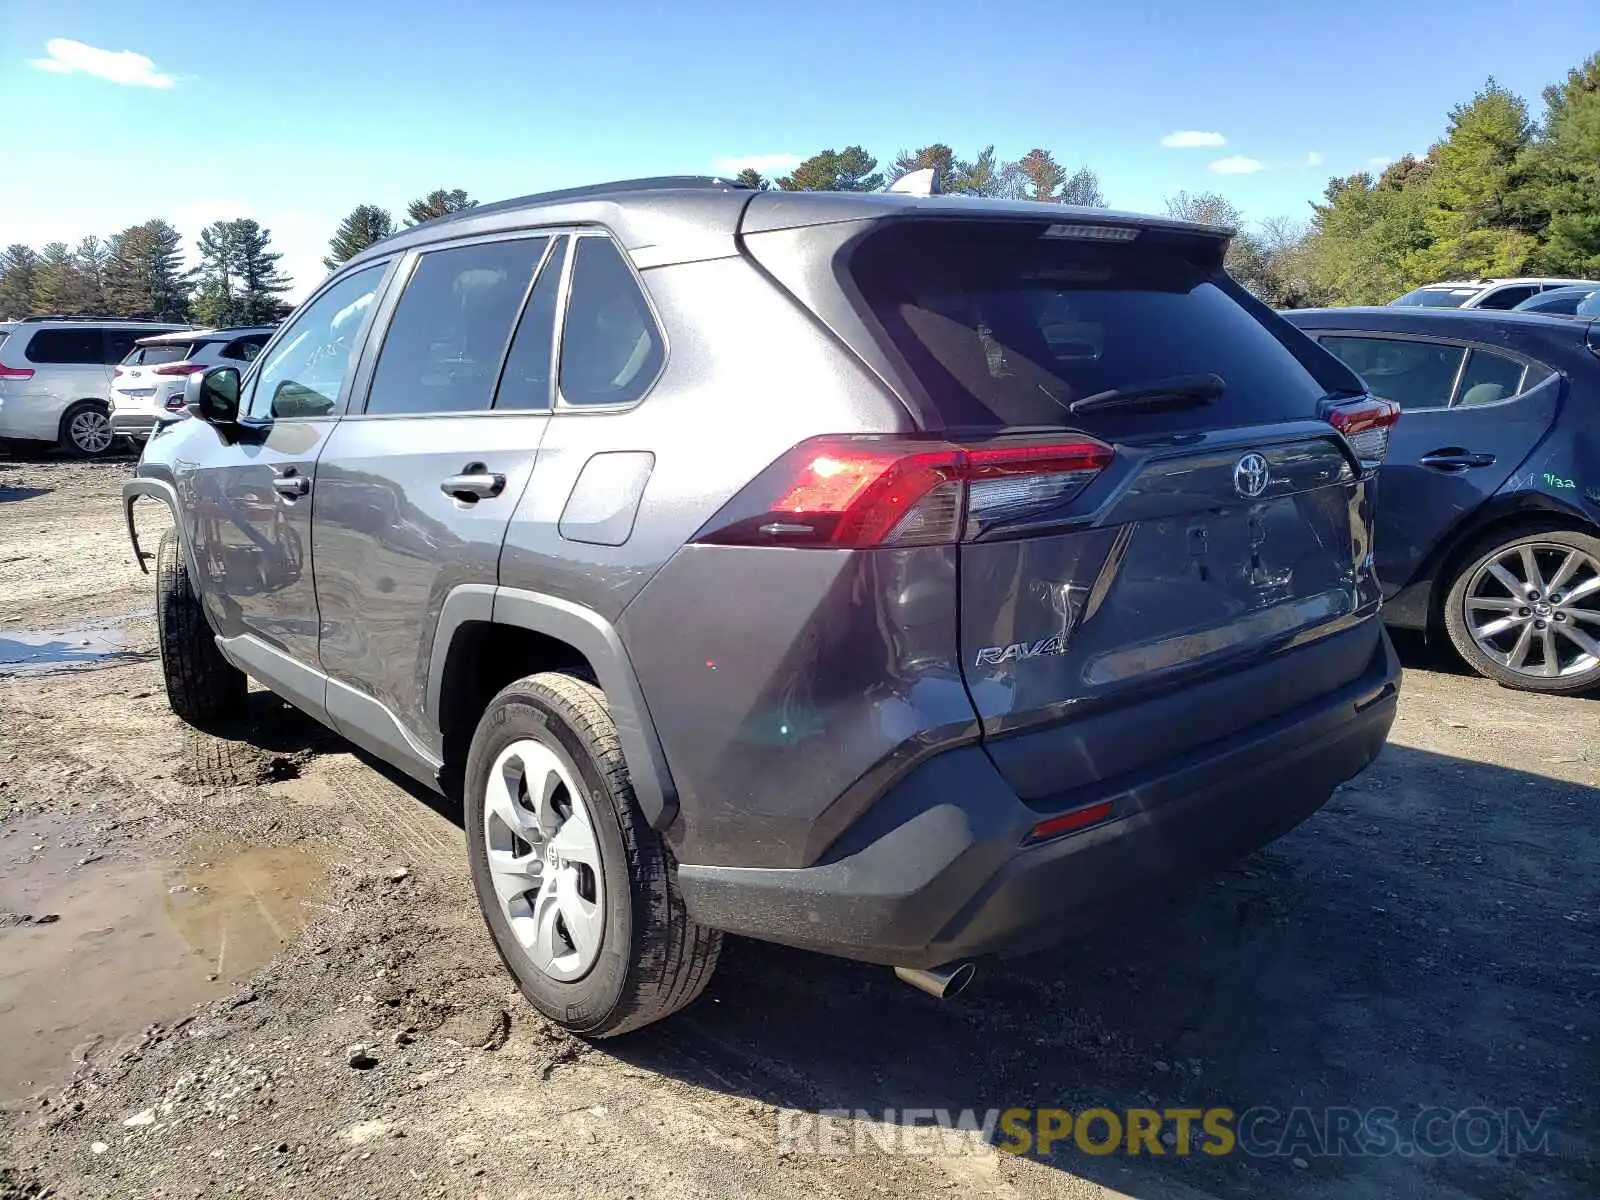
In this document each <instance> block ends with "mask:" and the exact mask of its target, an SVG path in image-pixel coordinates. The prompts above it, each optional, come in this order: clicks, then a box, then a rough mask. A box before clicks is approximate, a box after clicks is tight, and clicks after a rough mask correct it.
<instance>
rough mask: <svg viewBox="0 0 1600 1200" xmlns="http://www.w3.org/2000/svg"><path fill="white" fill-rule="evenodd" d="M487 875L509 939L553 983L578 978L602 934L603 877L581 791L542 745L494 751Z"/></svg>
mask: <svg viewBox="0 0 1600 1200" xmlns="http://www.w3.org/2000/svg"><path fill="white" fill-rule="evenodd" d="M483 826H484V828H483V832H484V845H485V848H486V850H487V857H488V863H489V875H490V878H491V879H492V880H493V883H494V891H495V897H496V899H497V901H498V902H499V904H500V908H501V911H502V913H503V914H504V916H505V918H506V923H507V924H508V925H509V926H510V928H511V933H512V936H513V937H514V938H515V939H516V941H517V945H518V946H520V947H521V949H522V951H523V953H524V954H525V955H526V956H527V958H528V960H529V962H531V963H532V964H533V966H534V967H536V968H538V970H540V971H541V972H543V973H544V974H546V975H548V976H550V978H552V979H556V980H560V981H562V982H571V981H572V980H575V979H581V978H582V977H583V976H584V975H585V974H587V973H588V971H589V969H590V968H591V967H593V966H594V962H595V959H596V958H597V957H598V956H599V953H600V943H601V940H602V935H603V933H604V931H605V915H606V914H605V876H604V873H603V870H602V866H601V862H600V847H599V843H598V842H597V841H596V839H595V832H594V818H593V815H592V813H591V811H590V809H589V802H588V801H587V800H586V799H585V797H584V794H583V789H582V788H581V787H579V786H578V784H577V782H576V781H575V780H574V779H573V777H572V773H571V771H570V770H569V769H568V767H567V765H566V763H565V762H563V761H562V759H561V758H560V757H559V756H558V755H557V754H556V753H555V752H554V751H553V750H551V749H550V748H549V747H548V746H545V745H543V744H542V743H540V742H536V741H533V740H532V739H529V738H524V739H521V740H518V741H516V742H513V743H512V744H511V745H509V746H507V747H506V748H505V749H504V750H502V751H501V752H500V756H499V757H498V758H497V759H495V762H494V766H493V767H492V768H491V769H490V771H489V779H488V783H487V785H486V791H485V795H484V803H483Z"/></svg>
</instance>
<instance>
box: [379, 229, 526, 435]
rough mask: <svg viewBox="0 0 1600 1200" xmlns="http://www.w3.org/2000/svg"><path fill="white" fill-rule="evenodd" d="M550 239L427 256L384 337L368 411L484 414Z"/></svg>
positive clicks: (463, 248) (488, 244)
mask: <svg viewBox="0 0 1600 1200" xmlns="http://www.w3.org/2000/svg"><path fill="white" fill-rule="evenodd" d="M548 241H549V239H548V238H521V239H517V240H514V241H504V242H485V243H482V244H480V245H476V246H457V247H455V248H453V249H449V250H434V251H431V252H429V253H427V254H424V255H423V256H422V257H421V258H420V259H419V260H418V262H417V266H416V270H414V271H413V272H412V275H411V279H410V281H409V282H408V283H407V284H406V290H405V292H404V293H403V294H402V295H401V297H400V303H399V305H398V306H397V307H396V308H395V312H394V317H393V319H392V320H390V322H389V330H388V332H387V333H386V334H384V338H383V349H382V350H381V351H380V352H379V355H378V366H377V370H376V371H374V372H373V376H372V389H371V391H370V392H369V393H368V396H367V407H366V411H367V412H368V413H456V412H480V411H483V410H485V409H487V408H488V407H489V405H490V402H491V400H492V399H493V397H494V387H495V379H496V377H497V376H498V375H499V373H500V362H501V359H502V358H503V357H504V355H505V349H506V343H507V342H508V341H509V340H510V338H511V323H512V322H513V321H515V320H516V317H517V313H518V311H519V310H520V309H521V308H522V301H523V298H524V297H525V296H526V295H527V292H528V284H529V282H530V281H531V280H532V279H533V270H534V267H536V266H537V265H538V263H539V259H540V258H541V257H542V256H543V254H544V248H545V245H546V243H547V242H548Z"/></svg>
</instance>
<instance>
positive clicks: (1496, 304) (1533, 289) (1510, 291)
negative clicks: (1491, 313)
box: [1478, 284, 1541, 309]
mask: <svg viewBox="0 0 1600 1200" xmlns="http://www.w3.org/2000/svg"><path fill="white" fill-rule="evenodd" d="M1540 290H1541V289H1540V288H1539V287H1538V286H1537V285H1524V284H1518V285H1517V286H1516V287H1507V288H1499V289H1498V290H1496V291H1493V292H1490V293H1489V294H1488V295H1487V296H1485V297H1484V298H1483V299H1482V300H1480V301H1478V307H1479V308H1494V309H1511V308H1515V307H1516V306H1517V305H1519V304H1521V303H1522V302H1523V301H1524V300H1528V299H1531V298H1532V297H1534V296H1537V295H1538V294H1539V292H1540Z"/></svg>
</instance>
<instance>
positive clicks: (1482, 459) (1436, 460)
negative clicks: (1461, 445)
mask: <svg viewBox="0 0 1600 1200" xmlns="http://www.w3.org/2000/svg"><path fill="white" fill-rule="evenodd" d="M1417 461H1418V462H1419V463H1421V464H1422V465H1423V466H1425V467H1431V468H1433V469H1434V470H1435V471H1444V472H1446V473H1448V474H1452V475H1453V474H1455V473H1457V472H1459V471H1465V470H1467V469H1468V468H1469V467H1492V466H1494V455H1492V454H1484V453H1482V452H1479V451H1474V450H1435V451H1434V452H1433V453H1432V454H1424V455H1423V456H1422V457H1421V458H1419V459H1418V460H1417Z"/></svg>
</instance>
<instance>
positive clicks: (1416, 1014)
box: [0, 452, 1600, 1200]
mask: <svg viewBox="0 0 1600 1200" xmlns="http://www.w3.org/2000/svg"><path fill="white" fill-rule="evenodd" d="M130 469H131V464H130V463H129V462H127V461H116V462H108V463H100V464H74V463H68V462H64V461H59V460H55V459H31V458H22V459H19V458H16V457H11V456H7V455H6V454H5V453H3V452H0V1197H4V1198H10V1197H33V1196H44V1195H53V1196H63V1197H100V1196H106V1197H109V1196H118V1197H123V1196H163V1197H200V1196H222V1195H243V1196H268V1195H272V1196H278V1195H282V1194H284V1193H286V1192H291V1191H292V1192H295V1193H298V1194H302V1195H309V1196H318V1197H321V1196H328V1197H343V1196H348V1197H363V1198H367V1197H390V1196H392V1197H424V1196H442V1197H492V1198H496V1200H498V1198H502V1197H504V1198H511V1197H542V1196H557V1195H561V1196H567V1195H582V1196H590V1197H601V1198H613V1197H615V1198H621V1197H629V1196H638V1197H646V1196H648V1197H652V1198H654V1197H672V1196H684V1197H691V1196H692V1197H700V1196H729V1197H755V1196H762V1197H765V1196H789V1195H805V1196H808V1197H840V1198H851V1200H853V1198H858V1197H859V1198H865V1197H877V1196H884V1195H889V1196H898V1195H913V1194H915V1195H929V1194H933V1195H939V1194H944V1193H948V1194H952V1195H961V1194H977V1195H998V1196H1008V1197H1034V1196H1039V1197H1094V1196H1108V1195H1125V1196H1134V1197H1139V1198H1141V1200H1148V1198H1151V1197H1194V1196H1229V1197H1235V1196H1237V1197H1255V1196H1292V1197H1303V1198H1311V1197H1318V1198H1320V1197H1344V1196H1356V1197H1377V1196H1419V1197H1436V1198H1441V1200H1442V1198H1445V1197H1468V1196H1471V1197H1483V1198H1485V1200H1487V1198H1491V1197H1493V1198H1496V1200H1498V1198H1502V1197H1564V1196H1580V1195H1590V1196H1592V1195H1595V1194H1597V1193H1600V1173H1597V1171H1596V1161H1597V1155H1596V1150H1597V1144H1600V1111H1597V1104H1596V1096H1597V1092H1600V1054H1597V1049H1600V1047H1597V1045H1596V1041H1595V1039H1596V1038H1597V1036H1600V953H1597V950H1600V946H1597V932H1600V896H1597V886H1596V885H1597V880H1600V838H1597V833H1600V804H1597V799H1600V704H1597V703H1595V702H1592V701H1583V700H1570V699H1565V700H1563V699H1545V698H1538V697H1531V696H1526V695H1520V694H1517V693H1513V692H1509V691H1504V690H1501V689H1499V688H1497V687H1495V686H1494V685H1492V684H1489V683H1487V682H1484V681H1482V680H1479V679H1476V678H1473V677H1468V676H1465V675H1462V674H1459V673H1456V672H1454V671H1452V670H1451V669H1450V668H1449V667H1448V665H1441V664H1440V663H1439V662H1437V661H1431V660H1430V659H1429V658H1428V657H1427V655H1426V653H1425V652H1424V651H1423V650H1422V649H1420V648H1419V647H1415V646H1409V647H1406V648H1405V657H1406V659H1407V663H1408V673H1407V676H1406V681H1405V693H1404V698H1403V701H1402V706H1401V715H1400V719H1399V722H1398V724H1397V725H1396V727H1395V730H1394V734H1393V737H1392V740H1391V744H1390V746H1389V748H1388V750H1387V751H1386V752H1385V754H1384V755H1383V757H1382V759H1381V760H1380V761H1379V762H1378V763H1377V764H1376V765H1375V766H1374V767H1373V768H1372V769H1371V770H1370V771H1368V772H1367V773H1366V774H1365V775H1364V776H1362V777H1361V778H1359V779H1357V780H1355V781H1354V782H1352V783H1351V784H1349V785H1347V786H1346V787H1345V788H1344V789H1342V790H1341V791H1340V793H1339V794H1338V795H1337V796H1336V797H1335V798H1334V800H1333V801H1332V802H1331V803H1330V804H1329V806H1328V807H1327V808H1326V809H1325V810H1323V812H1321V813H1320V814H1319V815H1318V816H1317V817H1316V818H1314V819H1313V820H1312V821H1310V822H1308V823H1307V824H1306V825H1304V826H1302V827H1301V828H1300V829H1299V830H1297V831H1296V832H1294V833H1293V834H1292V835H1290V836H1289V837H1287V838H1285V839H1284V840H1282V841H1281V842H1279V843H1277V844H1275V845H1273V846H1272V847H1270V848H1268V849H1267V850H1265V851H1263V852H1261V853H1258V854H1256V855H1255V856H1253V857H1252V858H1250V859H1249V860H1247V861H1245V862H1244V863H1241V864H1239V865H1238V866H1237V867H1235V868H1233V869H1232V870H1230V871H1229V872H1227V873H1226V874H1225V875H1224V876H1222V877H1221V878H1219V879H1217V880H1215V881H1213V882H1211V883H1209V884H1206V885H1204V886H1200V887H1198V888H1194V889H1190V890H1187V891H1185V892H1183V893H1181V894H1179V895H1177V896H1175V897H1174V898H1172V899H1170V900H1168V901H1164V902H1161V903H1158V904H1155V905H1153V906H1152V907H1151V908H1149V909H1148V910H1146V911H1141V912H1137V913H1128V914H1124V915H1123V916H1122V917H1121V918H1120V919H1119V920H1118V921H1117V922H1116V923H1114V924H1113V925H1112V926H1111V927H1109V928H1108V929H1106V930H1105V931H1103V932H1101V933H1099V934H1097V935H1095V936H1093V937H1090V938H1087V939H1084V940H1080V941H1076V942H1073V943H1071V944H1068V945H1066V946H1063V947H1061V948H1060V949H1058V950H1056V951H1053V952H1051V953H1049V954H1046V955H1042V956H1037V957H1034V958H1029V959H1024V960H1018V961H1013V962H1007V963H1003V964H991V965H988V966H987V967H986V969H985V970H984V971H982V972H980V974H979V976H978V979H977V981H976V982H975V983H974V984H973V986H972V987H971V988H970V989H969V990H968V991H967V992H966V993H965V994H963V995H962V996H961V997H960V998H959V999H957V1000H955V1001H952V1002H948V1003H940V1002H937V1001H934V1000H932V999H930V998H927V997H925V996H922V995H921V994H919V993H917V992H915V991H913V990H911V989H909V988H907V987H905V986H904V985H903V984H900V983H898V982H897V981H896V980H895V979H894V978H893V977H892V975H891V974H890V973H889V972H888V971H885V970H883V969H881V968H873V967H867V966H861V965H856V964H850V963H845V962H840V961H835V960H830V959H826V958H822V957H817V956H813V955H807V954H801V953H797V952H793V951H788V950H782V949H778V948H774V947H769V946H763V945H758V944H754V943H747V942H738V943H732V944H730V945H729V947H728V949H727V952H726V953H725V955H724V958H723V962H722V965H721V967H720V969H719V971H718V974H717V976H716V978H715V980H714V981H713V983H712V985H711V987H710V989H709V991H708V992H707V994H706V995H705V997H704V998H703V999H702V1000H701V1001H700V1002H699V1003H698V1004H696V1005H695V1006H694V1007H692V1008H691V1009H689V1010H688V1011H686V1012H685V1013H683V1014H681V1015H680V1016H679V1017H678V1018H676V1019H674V1020H672V1021H670V1022H668V1023H665V1024H662V1025H658V1026H655V1027H652V1028H650V1029H647V1030H644V1031H641V1032H639V1033H637V1034H634V1035H630V1036H629V1037H627V1038H624V1039H619V1040H616V1041H611V1042H606V1043H601V1044H596V1045H587V1044H585V1043H583V1042H581V1041H578V1040H575V1039H572V1038H570V1037H568V1036H566V1035H565V1034H563V1033H562V1032H560V1031H559V1030H556V1029H554V1028H553V1027H551V1026H549V1025H547V1024H546V1023H545V1022H543V1021H542V1020H541V1019H540V1018H539V1017H538V1016H537V1015H536V1014H534V1013H533V1011H532V1010H531V1009H530V1008H529V1007H528V1006H527V1005H526V1004H524V1003H523V1002H522V1001H521V1000H520V999H519V998H518V997H517V996H516V995H515V993H514V991H513V989H512V987H511V985H510V983H509V980H508V977H507V976H506V975H505V974H504V972H503V970H502V968H501V967H500V964H499V963H498V961H497V960H496V958H495V956H494V953H493V951H492V949H491V947H490V945H489V941H488V938H487V935H486V934H485V932H484V931H483V928H482V925H481V922H480V918H479V916H478V914H477V911H476V908H475V905H474V903H473V900H472V897H471V892H470V888H469V885H468V882H467V877H466V868H465V858H464V849H463V846H464V843H463V835H462V833H461V830H460V828H459V824H458V821H459V814H457V813H452V812H451V811H449V808H448V806H447V805H445V804H444V802H443V801H438V800H436V799H430V798H429V797H428V796H427V795H426V794H425V793H423V792H422V791H421V790H420V789H417V788H414V787H413V786H410V785H407V784H405V783H403V782H401V781H398V780H397V779H396V778H394V777H392V776H390V775H388V774H385V773H383V772H381V771H380V770H378V769H376V768H375V766H374V765H373V764H372V763H371V762H370V761H369V760H365V759H363V758H361V757H359V756H357V755H356V754H355V753H353V752H352V750H351V749H350V747H349V746H348V745H346V744H344V743H342V742H341V741H339V740H338V739H337V738H335V737H333V736H332V735H329V734H325V733H323V732H321V731H320V730H319V729H318V728H317V727H316V726H315V725H314V724H313V723H311V722H310V721H309V720H307V719H305V718H303V717H301V716H299V715H298V714H296V713H295V712H294V711H293V710H290V709H288V708H286V707H285V706H284V705H282V704H281V703H278V702H276V701H275V700H274V699H273V698H272V697H270V696H269V695H267V694H265V693H259V694H255V695H253V701H254V704H253V708H252V713H251V718H250V721H249V722H248V727H247V728H244V729H242V730H241V735H242V736H241V739H240V740H238V741H229V740H223V739H216V738H210V737H204V736H201V735H198V734H195V733H193V732H191V731H188V730H186V729H185V728H184V727H183V726H182V725H180V724H179V722H178V721H177V720H176V719H175V718H174V717H172V715H171V714H170V713H169V712H168V710H167V706H166V701H165V697H164V694H163V692H162V686H161V680H160V673H159V664H158V662H157V660H156V656H155V643H154V626H153V621H152V619H151V616H150V613H151V608H152V603H153V601H152V592H151V586H150V581H149V579H148V578H147V577H146V576H144V575H142V574H141V573H140V572H139V570H138V568H137V566H136V565H135V563H134V562H133V560H132V557H131V554H130V553H129V551H128V549H127V545H126V540H125V537H124V534H123V531H122V527H121V512H120V507H119V503H118V488H119V485H120V483H121V481H122V479H123V478H124V477H125V476H126V475H127V473H128V472H129V470H130ZM141 511H142V513H143V514H144V516H143V521H142V525H143V527H144V528H145V529H146V530H147V531H148V530H153V529H155V528H157V527H158V525H159V515H160V514H159V511H158V510H157V509H155V508H153V507H146V508H143V509H141ZM151 544H153V541H152V543H151ZM1217 1106H1223V1107H1227V1108H1231V1109H1233V1110H1235V1111H1238V1112H1242V1111H1244V1110H1247V1109H1251V1108H1255V1107H1258V1106H1271V1107H1273V1108H1275V1109H1277V1110H1279V1111H1280V1112H1283V1113H1288V1112H1289V1111H1290V1110H1291V1109H1294V1108H1296V1107H1297V1106H1304V1107H1306V1108H1311V1109H1316V1110H1319V1111H1320V1110H1321V1109H1323V1108H1326V1107H1328V1106H1350V1107H1353V1108H1357V1109H1361V1110H1368V1109H1373V1108H1383V1107H1387V1108H1391V1109H1394V1110H1396V1111H1397V1112H1399V1113H1401V1114H1415V1113H1416V1112H1417V1111H1418V1110H1419V1109H1425V1108H1428V1107H1429V1106H1441V1107H1443V1108H1445V1109H1449V1110H1463V1109H1468V1108H1471V1107H1474V1106H1482V1107H1485V1108H1488V1109H1492V1110H1495V1111H1496V1112H1500V1113H1504V1112H1505V1110H1507V1109H1511V1108H1521V1109H1524V1110H1526V1111H1527V1112H1528V1113H1530V1114H1533V1115H1534V1116H1537V1114H1539V1113H1540V1112H1541V1111H1543V1110H1553V1114H1552V1116H1551V1118H1550V1119H1551V1121H1552V1122H1553V1129H1554V1133H1553V1136H1552V1138H1551V1139H1550V1141H1549V1142H1548V1144H1547V1146H1546V1148H1545V1149H1544V1150H1542V1151H1534V1152H1529V1153H1522V1154H1507V1153H1489V1154H1484V1155H1471V1154H1466V1153H1460V1152H1458V1153H1451V1154H1446V1155H1443V1156H1441V1157H1437V1158H1435V1157H1428V1156H1424V1155H1416V1154H1413V1155H1401V1154H1391V1155H1361V1156H1357V1155H1342V1156H1334V1155H1318V1154H1314V1153H1309V1152H1308V1153H1304V1154H1302V1153H1296V1154H1294V1155H1288V1154H1285V1155H1283V1156H1275V1157H1254V1156H1250V1155H1246V1154H1238V1153H1236V1154H1232V1155H1228V1156H1222V1157H1214V1156H1209V1155H1206V1154H1192V1155H1188V1156H1183V1155H1178V1154H1174V1153H1165V1154H1161V1155H1151V1154H1149V1153H1144V1154H1141V1155H1138V1156H1128V1155H1125V1154H1114V1155H1109V1156H1099V1155H1093V1154H1088V1153H1085V1152H1083V1151H1082V1150H1081V1149H1080V1148H1079V1147H1078V1146H1076V1145H1074V1144H1073V1143H1072V1141H1071V1140H1070V1139H1068V1140H1066V1141H1063V1142H1061V1143H1059V1144H1058V1145H1057V1146H1056V1147H1055V1151H1054V1153H1052V1154H1050V1155H1046V1156H1040V1155H1030V1156H1026V1157H1018V1156H1014V1155H1010V1154H1004V1153H998V1152H997V1151H996V1150H995V1148H994V1145H993V1143H994V1142H995V1141H996V1140H998V1139H997V1137H996V1136H991V1137H990V1138H989V1139H988V1140H987V1141H986V1140H984V1139H983V1138H974V1139H968V1140H967V1141H966V1142H964V1143H961V1144H960V1145H959V1146H958V1147H957V1148H959V1149H960V1151H961V1152H959V1153H954V1152H952V1153H938V1154H893V1153H887V1152H883V1151H880V1150H876V1149H872V1147H873V1146H874V1145H875V1143H873V1142H868V1143H867V1147H868V1149H871V1150H872V1152H870V1153H867V1154H861V1155H851V1154H844V1153H830V1154H813V1153H808V1152H806V1151H805V1148H804V1147H801V1148H800V1149H799V1150H796V1148H795V1147H794V1146H792V1145H784V1144H781V1143H780V1137H779V1131H780V1129H782V1128H784V1127H785V1126H784V1124H783V1123H784V1122H785V1121H787V1122H789V1123H790V1124H789V1125H788V1128H790V1129H791V1130H792V1129H794V1128H796V1125H795V1124H794V1122H796V1121H799V1120H803V1119H804V1117H805V1114H811V1113H816V1112H819V1111H822V1110H832V1109H847V1110H857V1109H860V1110H867V1111H869V1112H873V1113H877V1114H880V1116H881V1114H883V1112H884V1110H889V1109H893V1110H897V1111H898V1110H905V1109H939V1108H948V1109H952V1110H960V1109H973V1110H985V1109H991V1108H999V1109H1005V1108H1013V1107H1024V1108H1036V1107H1060V1108H1064V1109H1069V1110H1072V1111H1075V1112H1081V1111H1082V1110H1085V1109H1088V1108H1094V1107H1099V1108H1106V1109H1110V1110H1113V1111H1123V1110H1126V1109H1129V1108H1140V1107H1151V1108H1158V1109H1166V1108H1172V1107H1193V1108H1200V1109H1209V1108H1212V1107H1217ZM893 1119H898V1120H912V1119H914V1118H912V1117H911V1116H910V1115H909V1114H904V1113H901V1115H900V1116H898V1117H896V1118H893ZM946 1148H947V1149H948V1148H949V1147H946Z"/></svg>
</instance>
